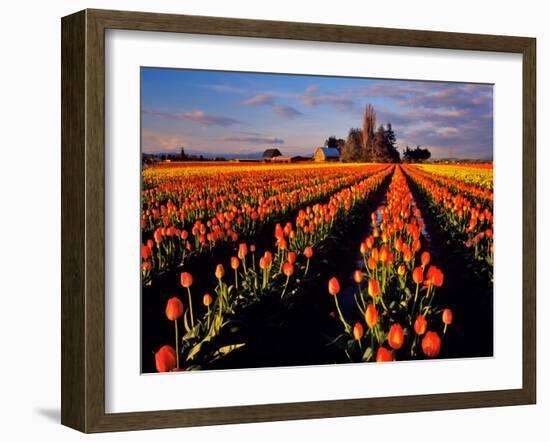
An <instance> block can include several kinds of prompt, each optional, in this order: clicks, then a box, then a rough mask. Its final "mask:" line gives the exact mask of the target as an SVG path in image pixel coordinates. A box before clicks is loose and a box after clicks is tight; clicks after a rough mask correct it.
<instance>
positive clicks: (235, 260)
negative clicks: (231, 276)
mask: <svg viewBox="0 0 550 442" xmlns="http://www.w3.org/2000/svg"><path fill="white" fill-rule="evenodd" d="M230 264H231V268H232V269H233V270H234V271H235V288H239V276H238V272H237V269H238V268H239V265H240V261H239V259H238V258H237V257H236V256H232V257H231V262H230Z"/></svg>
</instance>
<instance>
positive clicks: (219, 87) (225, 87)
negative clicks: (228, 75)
mask: <svg viewBox="0 0 550 442" xmlns="http://www.w3.org/2000/svg"><path fill="white" fill-rule="evenodd" d="M202 87H203V88H206V89H210V90H211V91H215V92H227V93H231V94H239V95H242V94H246V93H247V91H246V89H243V88H240V87H238V86H231V85H229V84H203V85H202Z"/></svg>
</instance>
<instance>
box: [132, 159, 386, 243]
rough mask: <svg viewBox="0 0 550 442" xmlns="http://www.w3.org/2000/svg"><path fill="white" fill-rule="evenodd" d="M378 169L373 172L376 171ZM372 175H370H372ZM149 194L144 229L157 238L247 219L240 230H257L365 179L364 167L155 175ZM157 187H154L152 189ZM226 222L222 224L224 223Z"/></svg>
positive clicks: (145, 193)
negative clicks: (162, 232) (164, 231)
mask: <svg viewBox="0 0 550 442" xmlns="http://www.w3.org/2000/svg"><path fill="white" fill-rule="evenodd" d="M376 167H377V166H374V165H373V166H370V168H376ZM367 172H368V171H367ZM152 173H153V172H152V171H149V177H148V179H147V180H146V182H148V183H149V188H146V189H145V190H144V191H143V192H142V218H141V222H142V229H143V230H144V231H145V232H149V233H151V234H152V232H154V231H155V229H157V228H159V227H168V226H170V225H172V226H174V227H177V228H180V229H190V228H191V227H192V226H193V225H194V223H195V222H196V221H201V222H202V223H203V224H205V223H206V222H207V221H208V220H212V219H214V218H215V219H217V220H218V221H221V222H225V221H231V220H232V219H228V218H229V215H231V214H233V215H234V216H236V217H242V220H241V223H240V224H241V225H242V226H241V227H243V228H247V229H250V228H253V227H254V225H255V223H256V222H261V221H265V220H266V219H269V218H270V217H273V216H275V215H277V214H280V213H284V212H285V211H287V210H291V209H292V207H293V206H294V205H296V204H302V203H303V202H304V201H308V200H309V199H311V198H319V197H323V196H324V195H326V194H327V193H329V192H332V191H333V190H334V189H335V188H337V187H341V186H348V185H350V184H352V183H353V182H354V181H357V180H359V179H361V178H362V177H363V176H364V175H365V168H364V167H357V166H348V167H342V166H335V167H332V168H323V169H320V170H318V171H315V173H314V174H312V173H311V171H310V170H309V169H308V168H303V169H294V170H290V171H288V170H285V169H284V168H274V169H261V170H260V171H258V172H257V173H250V172H236V173H224V174H222V173H220V174H211V175H206V176H205V175H200V174H198V175H184V176H181V177H170V176H169V177H168V178H165V177H164V175H163V174H162V173H160V174H159V176H158V177H156V176H155V175H152V177H151V174H152ZM153 183H155V185H153ZM222 216H223V217H224V218H225V219H221V217H222Z"/></svg>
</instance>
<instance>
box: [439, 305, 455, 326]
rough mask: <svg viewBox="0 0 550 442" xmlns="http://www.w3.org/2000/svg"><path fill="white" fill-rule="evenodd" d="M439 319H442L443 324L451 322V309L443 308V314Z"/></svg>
mask: <svg viewBox="0 0 550 442" xmlns="http://www.w3.org/2000/svg"><path fill="white" fill-rule="evenodd" d="M441 319H442V320H443V323H444V324H445V325H450V324H452V323H453V312H452V311H451V309H449V308H446V309H445V310H443V314H442V315H441Z"/></svg>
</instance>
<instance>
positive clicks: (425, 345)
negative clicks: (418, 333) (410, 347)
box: [422, 331, 441, 358]
mask: <svg viewBox="0 0 550 442" xmlns="http://www.w3.org/2000/svg"><path fill="white" fill-rule="evenodd" d="M440 350H441V338H440V337H439V335H438V334H437V333H436V332H433V331H429V332H426V335H425V336H424V339H422V351H423V352H424V354H425V355H426V356H428V357H429V358H435V357H437V356H438V355H439V351H440Z"/></svg>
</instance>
